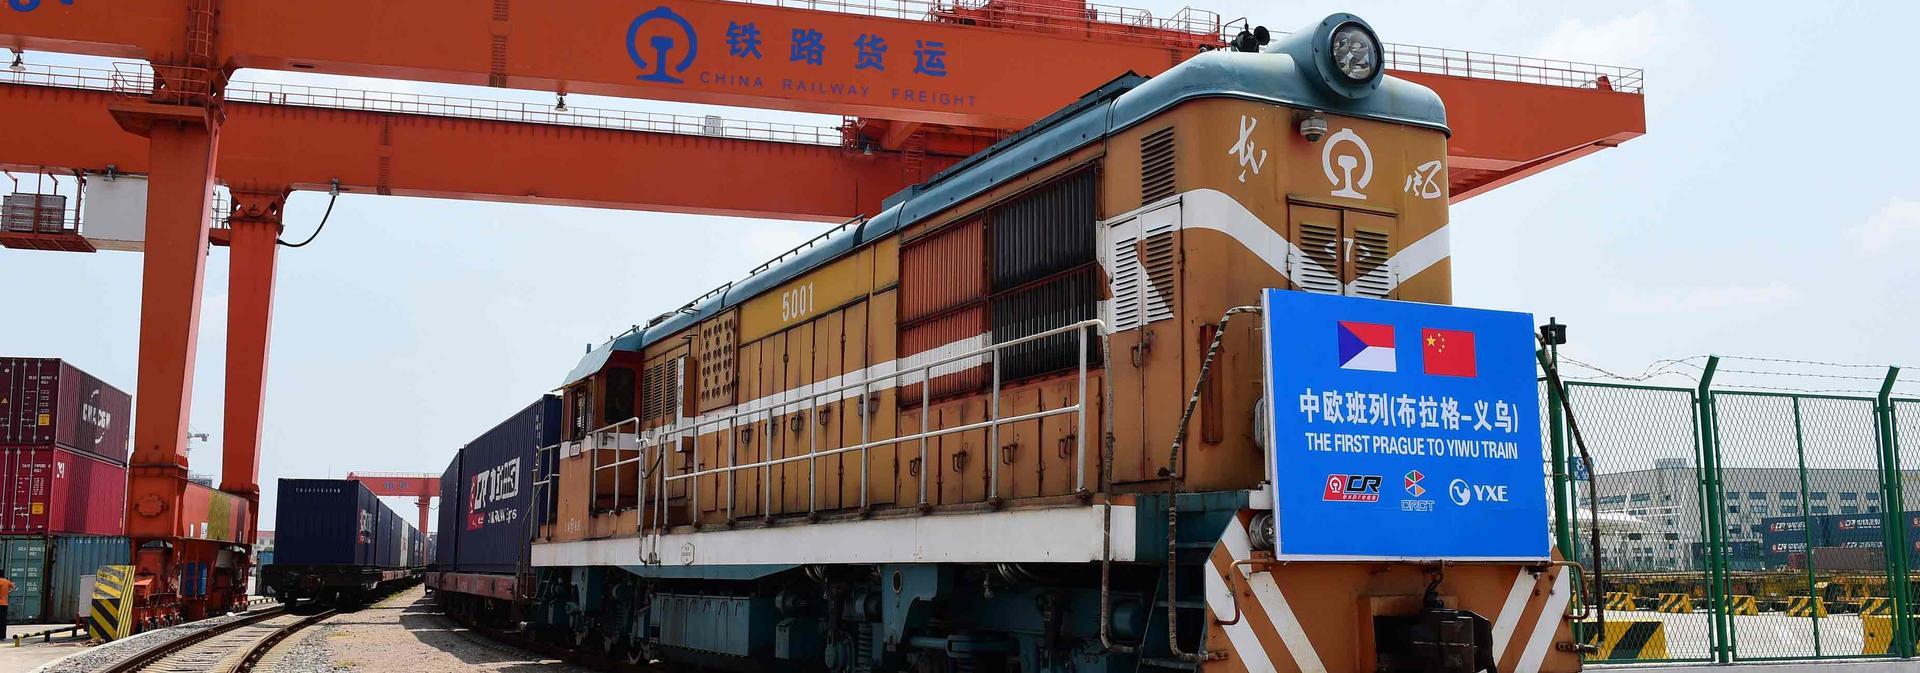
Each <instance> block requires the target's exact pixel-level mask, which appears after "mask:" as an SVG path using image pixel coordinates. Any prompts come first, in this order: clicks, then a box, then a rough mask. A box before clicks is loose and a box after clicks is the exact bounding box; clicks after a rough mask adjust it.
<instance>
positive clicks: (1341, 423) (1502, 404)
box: [1263, 290, 1549, 560]
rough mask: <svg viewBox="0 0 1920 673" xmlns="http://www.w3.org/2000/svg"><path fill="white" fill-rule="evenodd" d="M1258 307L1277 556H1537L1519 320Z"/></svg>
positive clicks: (1534, 411) (1425, 311)
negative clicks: (1263, 344)
mask: <svg viewBox="0 0 1920 673" xmlns="http://www.w3.org/2000/svg"><path fill="white" fill-rule="evenodd" d="M1263 302H1264V309H1265V315H1266V330H1265V339H1266V349H1267V353H1266V362H1267V372H1266V379H1267V394H1266V399H1268V400H1271V401H1272V404H1271V405H1270V406H1269V408H1268V415H1267V418H1268V419H1270V421H1269V422H1268V423H1267V431H1268V433H1269V434H1268V435H1267V444H1266V445H1267V446H1268V447H1270V454H1271V455H1270V457H1269V461H1268V469H1269V470H1271V471H1272V474H1271V479H1270V483H1271V484H1272V486H1271V488H1272V489H1273V504H1274V516H1275V521H1276V528H1277V532H1278V542H1277V545H1278V548H1277V549H1276V554H1277V555H1278V556H1279V557H1280V558H1282V559H1298V560H1316V559H1317V560H1348V559H1392V560H1426V559H1447V560H1494V559H1500V560H1512V559H1546V558H1547V556H1548V537H1549V532H1548V527H1549V520H1548V517H1547V494H1546V482H1545V478H1544V476H1543V475H1544V468H1543V465H1544V460H1543V458H1542V456H1541V451H1540V408H1539V407H1540V405H1539V398H1538V393H1537V392H1536V390H1537V389H1536V385H1537V384H1536V383H1535V374H1534V358H1533V351H1534V345H1533V325H1532V322H1533V321H1532V317H1531V316H1529V315H1527V314H1524V313H1509V312H1504V311H1485V310H1478V309H1469V308H1460V307H1455V306H1440V305H1433V304H1416V303H1410V302H1398V301H1385V300H1379V299H1360V298H1353V297H1338V296H1330V295H1321V294H1308V293H1305V292H1291V291H1285V290H1267V292H1266V296H1265V297H1264V300H1263Z"/></svg>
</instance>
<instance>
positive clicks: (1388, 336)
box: [1336, 320, 1399, 372]
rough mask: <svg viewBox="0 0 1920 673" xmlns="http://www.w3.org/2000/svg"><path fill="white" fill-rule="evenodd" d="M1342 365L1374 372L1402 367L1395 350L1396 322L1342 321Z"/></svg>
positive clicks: (1396, 369) (1340, 329)
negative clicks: (1388, 323) (1392, 323)
mask: <svg viewBox="0 0 1920 673" xmlns="http://www.w3.org/2000/svg"><path fill="white" fill-rule="evenodd" d="M1336 331H1337V332H1339V333H1340V368H1341V369H1361V370H1365V371H1370V372H1392V371H1399V369H1398V367H1397V364H1398V363H1397V362H1396V361H1395V359H1394V352H1393V326H1392V325H1379V324H1374V323H1370V322H1353V321H1349V320H1342V321H1340V326H1339V328H1338V329H1337V330H1336Z"/></svg>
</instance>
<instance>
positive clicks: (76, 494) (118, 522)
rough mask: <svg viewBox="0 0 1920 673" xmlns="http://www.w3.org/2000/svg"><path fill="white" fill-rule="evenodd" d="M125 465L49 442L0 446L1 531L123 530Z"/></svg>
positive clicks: (107, 532)
mask: <svg viewBox="0 0 1920 673" xmlns="http://www.w3.org/2000/svg"><path fill="white" fill-rule="evenodd" d="M126 513H127V468H126V467H125V466H122V465H116V464H114V463H111V462H108V461H105V460H101V459H100V458H98V457H96V456H92V455H89V454H86V453H81V452H78V451H69V450H67V449H62V448H57V447H51V446H11V447H4V448H0V534H3V535H21V534H35V535H38V534H46V533H78V534H85V535H125V534H126V532H127V527H126Z"/></svg>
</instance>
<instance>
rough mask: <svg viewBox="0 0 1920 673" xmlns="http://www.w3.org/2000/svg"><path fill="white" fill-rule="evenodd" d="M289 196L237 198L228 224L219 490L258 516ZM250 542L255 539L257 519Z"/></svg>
mask: <svg viewBox="0 0 1920 673" xmlns="http://www.w3.org/2000/svg"><path fill="white" fill-rule="evenodd" d="M285 203H286V190H266V191H257V192H256V191H243V190H238V189H236V190H234V192H233V206H234V208H233V215H232V217H231V218H229V219H228V221H227V222H228V226H229V227H230V229H231V243H230V247H229V248H228V250H229V252H230V255H231V256H230V257H229V259H230V260H231V262H230V266H229V269H228V280H227V282H228V285H227V395H226V416H225V428H224V433H223V437H222V446H221V461H220V490H222V491H226V492H228V493H232V494H234V495H238V496H241V497H243V498H246V499H247V501H248V502H249V503H252V504H253V505H254V510H253V511H256V512H257V511H259V504H260V422H261V408H262V407H263V406H264V405H265V404H266V395H267V340H268V336H269V332H270V330H271V328H272V325H273V283H274V272H275V268H276V265H277V263H278V257H279V248H280V246H279V243H278V240H279V237H280V228H281V227H280V216H281V210H282V206H283V205H284V204H285ZM251 525H252V528H251V530H249V531H248V533H249V534H248V536H247V539H250V540H251V539H257V538H258V534H259V532H260V522H259V517H253V523H252V524H251Z"/></svg>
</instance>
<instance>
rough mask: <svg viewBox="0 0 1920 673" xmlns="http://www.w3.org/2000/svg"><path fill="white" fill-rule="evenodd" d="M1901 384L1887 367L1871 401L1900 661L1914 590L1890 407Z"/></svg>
mask: <svg viewBox="0 0 1920 673" xmlns="http://www.w3.org/2000/svg"><path fill="white" fill-rule="evenodd" d="M1899 380H1900V368H1899V367H1888V368H1887V378H1886V380H1885V381H1884V382H1882V383H1881V384H1880V394H1879V395H1877V396H1875V397H1874V416H1875V417H1876V418H1875V420H1876V421H1878V423H1877V426H1876V429H1877V430H1878V432H1877V433H1876V434H1878V435H1879V437H1878V439H1879V443H1880V456H1881V463H1882V465H1883V466H1884V468H1885V469H1883V470H1881V483H1882V484H1883V486H1882V488H1881V491H1882V492H1883V494H1882V496H1881V497H1882V498H1883V499H1884V506H1885V507H1886V509H1885V510H1884V511H1885V514H1886V516H1884V517H1882V521H1884V522H1885V523H1883V524H1882V525H1883V527H1884V528H1885V529H1886V538H1887V544H1886V549H1887V566H1888V570H1889V572H1888V575H1889V576H1888V578H1887V580H1888V581H1887V586H1888V588H1890V589H1891V590H1892V596H1891V598H1892V599H1893V618H1892V621H1893V638H1894V646H1893V649H1892V652H1891V654H1897V655H1899V656H1902V657H1911V656H1914V640H1915V639H1914V633H1913V630H1914V624H1913V622H1912V616H1911V615H1912V614H1913V611H1914V606H1913V593H1912V592H1913V587H1912V584H1911V573H1912V570H1911V567H1910V565H1911V556H1912V554H1913V541H1911V540H1909V539H1907V517H1908V516H1910V514H1909V513H1908V512H1907V499H1906V483H1905V482H1906V479H1905V474H1906V473H1905V471H1904V468H1903V466H1902V465H1901V464H1900V434H1899V425H1898V423H1897V421H1898V417H1897V416H1896V415H1895V413H1894V407H1893V385H1894V384H1895V383H1896V382H1898V381H1899Z"/></svg>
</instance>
